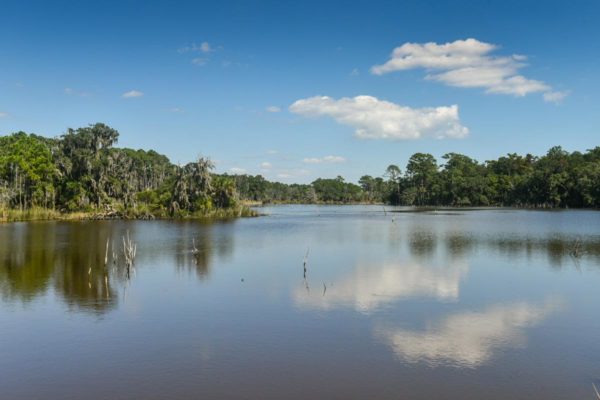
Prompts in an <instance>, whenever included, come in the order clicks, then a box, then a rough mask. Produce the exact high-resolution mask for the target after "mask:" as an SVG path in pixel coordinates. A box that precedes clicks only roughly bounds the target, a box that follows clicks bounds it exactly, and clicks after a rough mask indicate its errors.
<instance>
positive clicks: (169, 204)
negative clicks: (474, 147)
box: [0, 123, 600, 217]
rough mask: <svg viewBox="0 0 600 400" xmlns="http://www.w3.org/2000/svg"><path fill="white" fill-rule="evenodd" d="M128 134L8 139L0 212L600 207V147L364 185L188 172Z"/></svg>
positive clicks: (2, 158) (427, 161)
mask: <svg viewBox="0 0 600 400" xmlns="http://www.w3.org/2000/svg"><path fill="white" fill-rule="evenodd" d="M118 139H119V132H118V131H116V130H115V129H113V128H111V127H109V126H107V125H105V124H102V123H97V124H94V125H90V126H87V127H82V128H78V129H68V130H67V132H66V133H65V134H64V135H62V136H60V137H58V138H46V137H42V136H38V135H35V134H26V133H24V132H17V133H14V134H12V135H8V136H2V137H0V210H2V209H13V210H14V209H17V210H26V209H32V208H36V207H39V208H44V209H52V210H57V211H59V212H63V213H69V212H78V211H83V212H106V213H115V212H117V213H121V214H126V215H132V216H138V217H139V216H144V215H153V216H170V217H186V216H194V215H209V214H211V213H215V212H218V211H222V210H237V211H236V212H238V211H239V210H240V209H241V203H243V202H245V201H253V202H262V203H308V204H311V203H359V202H365V203H386V204H394V205H407V206H516V207H561V208H567V207H572V208H574V207H591V208H598V207H600V147H596V148H594V149H591V150H588V151H586V152H583V153H582V152H578V151H575V152H572V153H569V152H567V151H565V150H563V149H562V148H561V147H553V148H551V149H550V150H548V152H547V153H546V154H545V155H543V156H541V157H536V156H533V155H531V154H527V155H525V156H521V155H518V154H514V153H513V154H508V155H506V156H503V157H500V158H498V159H497V160H490V161H485V162H483V163H481V162H478V161H477V160H475V159H472V158H470V157H468V156H465V155H462V154H458V153H448V154H445V155H444V156H443V157H442V160H441V162H440V161H438V160H436V158H435V157H434V156H433V155H431V154H427V153H416V154H414V155H413V156H412V157H410V159H409V160H408V163H407V164H406V166H405V168H404V170H402V169H401V168H400V167H398V166H397V165H394V164H393V165H390V166H389V167H388V168H387V169H386V170H385V171H382V172H383V173H382V175H381V176H378V177H373V176H370V175H364V176H362V177H361V178H360V179H359V180H358V182H357V183H352V182H347V181H345V180H344V178H342V177H341V176H338V177H336V178H333V179H323V178H319V179H316V180H315V181H313V182H312V183H310V184H284V183H281V182H271V181H268V180H266V179H265V178H264V177H263V176H261V175H255V176H253V175H227V174H223V175H219V174H215V173H214V172H213V169H214V164H213V163H212V162H211V161H210V160H209V159H206V158H199V159H198V160H196V161H195V162H191V163H188V164H186V165H183V166H180V165H175V164H172V163H171V162H170V161H169V159H168V158H167V157H166V156H164V155H161V154H159V153H157V152H155V151H153V150H149V151H145V150H133V149H128V148H117V147H115V144H116V143H117V142H118Z"/></svg>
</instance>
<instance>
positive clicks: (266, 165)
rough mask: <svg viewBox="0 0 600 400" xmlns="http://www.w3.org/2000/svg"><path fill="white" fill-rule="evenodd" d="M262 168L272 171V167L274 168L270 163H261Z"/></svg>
mask: <svg viewBox="0 0 600 400" xmlns="http://www.w3.org/2000/svg"><path fill="white" fill-rule="evenodd" d="M260 167H261V168H262V169H271V167H273V165H272V164H271V163H270V162H268V161H264V162H262V163H260Z"/></svg>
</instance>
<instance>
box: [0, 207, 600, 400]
mask: <svg viewBox="0 0 600 400" xmlns="http://www.w3.org/2000/svg"><path fill="white" fill-rule="evenodd" d="M262 211H263V212H265V213H267V214H268V216H265V217H261V218H253V219H242V220H236V221H231V222H217V223H201V222H169V221H148V222H147V221H137V222H125V221H101V222H44V223H14V224H4V225H0V398H1V399H44V400H47V399H166V398H169V399H198V398H205V399H461V400H465V399H545V400H547V399H593V398H594V396H595V395H594V394H593V389H592V383H596V386H599V387H600V385H599V383H600V212H593V211H562V212H542V211H520V210H471V211H469V210H443V211H437V212H410V210H407V209H396V211H400V212H391V211H392V209H387V212H384V211H383V209H382V208H381V207H375V206H374V207H368V206H356V207H355V206H345V207H333V206H331V207H317V206H313V207H309V206H280V207H273V208H267V209H263V210H262ZM127 231H128V232H129V235H130V237H131V238H132V240H134V241H135V242H136V243H137V257H136V260H135V268H134V270H133V271H131V274H130V277H129V279H128V278H127V273H126V268H125V266H124V262H123V256H122V247H123V245H122V237H123V235H125V234H126V232H127ZM107 241H108V242H109V251H108V265H107V266H105V265H104V259H105V255H106V243H107ZM192 241H194V242H195V246H196V248H197V252H196V254H194V252H193V248H194V245H193V244H192ZM113 248H114V253H115V254H116V256H117V261H116V263H114V262H113ZM574 249H577V253H578V256H577V257H574V256H572V255H571V254H570V253H571V252H572V251H573V250H574ZM307 253H308V255H307ZM305 258H306V260H307V262H306V274H305V271H304V267H303V260H304V259H305Z"/></svg>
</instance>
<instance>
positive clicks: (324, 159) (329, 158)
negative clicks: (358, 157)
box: [302, 156, 346, 164]
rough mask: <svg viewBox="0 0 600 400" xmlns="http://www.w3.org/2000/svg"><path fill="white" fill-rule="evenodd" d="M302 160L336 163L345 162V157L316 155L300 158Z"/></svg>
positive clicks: (307, 162)
mask: <svg viewBox="0 0 600 400" xmlns="http://www.w3.org/2000/svg"><path fill="white" fill-rule="evenodd" d="M302 162H303V163H305V164H323V163H327V164H336V163H343V162H346V159H345V158H344V157H340V156H325V157H321V158H317V157H312V158H305V159H303V160H302Z"/></svg>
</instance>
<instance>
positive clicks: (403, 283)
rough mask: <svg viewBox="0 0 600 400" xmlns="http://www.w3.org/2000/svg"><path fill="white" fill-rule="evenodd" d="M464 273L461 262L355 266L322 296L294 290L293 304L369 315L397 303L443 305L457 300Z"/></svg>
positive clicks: (316, 292)
mask: <svg viewBox="0 0 600 400" xmlns="http://www.w3.org/2000/svg"><path fill="white" fill-rule="evenodd" d="M467 272H468V266H467V265H466V264H465V263H463V262H456V261H454V262H451V263H450V264H449V265H448V266H446V267H432V266H425V265H422V264H419V263H416V262H414V261H411V262H407V263H403V264H391V263H390V264H384V265H381V266H377V265H370V266H362V265H361V266H358V267H357V268H356V269H355V270H354V272H353V273H351V274H349V276H347V277H344V278H342V279H341V280H340V281H336V282H335V283H334V285H333V286H330V287H328V288H327V291H326V293H325V295H322V294H321V293H320V292H318V291H311V292H307V291H306V290H304V289H303V288H298V289H297V290H296V291H295V292H294V293H293V297H294V301H295V303H296V304H297V305H299V306H301V307H309V308H317V309H324V310H328V309H332V308H336V307H352V308H354V309H355V310H356V311H360V312H363V313H369V312H372V311H374V310H376V309H377V308H378V307H380V306H382V305H385V304H388V303H392V302H394V301H395V300H397V299H402V298H410V297H431V298H435V299H438V300H443V301H451V300H457V299H458V296H459V292H460V288H459V286H460V281H461V279H463V278H464V276H465V275H466V274H467Z"/></svg>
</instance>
